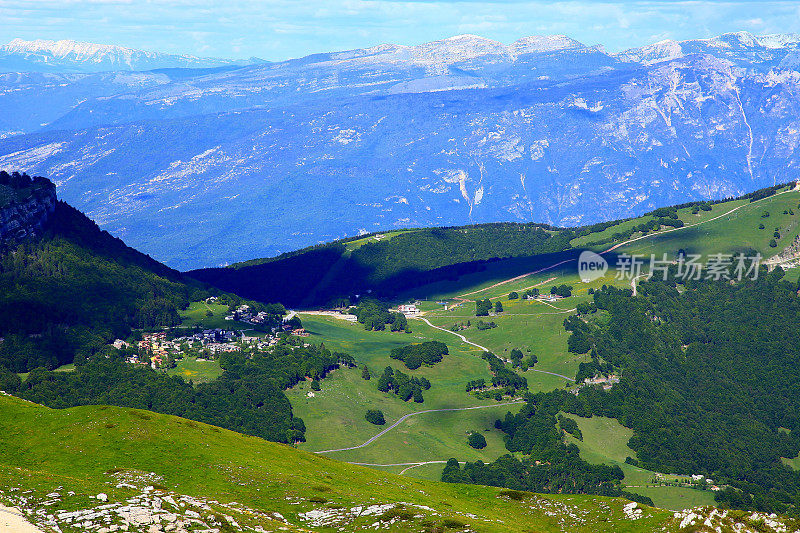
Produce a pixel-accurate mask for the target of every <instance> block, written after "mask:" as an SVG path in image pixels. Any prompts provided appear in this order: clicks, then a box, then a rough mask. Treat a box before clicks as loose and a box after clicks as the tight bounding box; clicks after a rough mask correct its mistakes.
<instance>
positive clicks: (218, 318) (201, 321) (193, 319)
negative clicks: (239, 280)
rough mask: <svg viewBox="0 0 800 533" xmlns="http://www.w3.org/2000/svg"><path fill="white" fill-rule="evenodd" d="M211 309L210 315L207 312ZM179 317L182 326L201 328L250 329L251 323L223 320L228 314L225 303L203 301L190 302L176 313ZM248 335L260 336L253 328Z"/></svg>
mask: <svg viewBox="0 0 800 533" xmlns="http://www.w3.org/2000/svg"><path fill="white" fill-rule="evenodd" d="M209 311H211V313H213V315H212V316H208V315H207V313H208V312H209ZM178 314H179V315H180V317H181V325H182V326H184V327H189V328H193V327H201V328H203V329H216V328H220V329H228V330H231V329H235V330H249V329H252V328H253V326H252V324H247V323H245V322H239V321H234V320H225V316H226V315H227V314H228V306H227V305H219V304H207V303H205V302H192V303H190V304H189V307H188V308H187V309H185V310H182V311H180V312H179V313H178ZM250 335H253V336H260V335H263V333H262V334H259V333H258V332H256V331H255V330H253V331H251V332H250Z"/></svg>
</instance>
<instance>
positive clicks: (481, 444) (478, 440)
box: [467, 431, 486, 450]
mask: <svg viewBox="0 0 800 533" xmlns="http://www.w3.org/2000/svg"><path fill="white" fill-rule="evenodd" d="M467 444H469V445H470V446H472V447H473V448H475V449H476V450H482V449H483V448H486V437H484V436H483V435H481V434H480V433H478V432H477V431H473V432H472V433H470V434H469V437H468V438H467Z"/></svg>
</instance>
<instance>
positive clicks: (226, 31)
mask: <svg viewBox="0 0 800 533" xmlns="http://www.w3.org/2000/svg"><path fill="white" fill-rule="evenodd" d="M0 21H2V26H3V29H4V31H3V34H4V36H5V39H6V40H10V39H13V38H15V37H20V38H23V39H35V38H43V39H75V40H81V41H90V42H98V43H109V44H119V45H123V46H129V47H132V48H141V49H146V50H158V51H165V52H173V53H190V54H195V55H202V56H218V57H237V58H240V57H251V56H257V57H261V58H263V59H268V60H280V59H286V58H290V57H300V56H304V55H307V54H310V53H314V52H324V51H331V50H346V49H351V48H360V47H366V46H371V45H375V44H379V43H385V42H391V43H398V44H418V43H422V42H426V41H431V40H435V39H441V38H445V37H450V36H452V35H458V34H462V33H473V34H477V35H482V36H484V37H489V38H491V39H496V40H498V41H501V42H504V43H510V42H512V41H514V40H516V39H518V38H520V37H523V36H527V35H541V34H553V33H563V34H566V35H569V36H570V37H573V38H575V39H577V40H579V41H581V42H584V43H586V44H602V45H604V46H605V47H606V48H607V49H609V50H610V51H618V50H622V49H625V48H629V47H633V46H640V45H643V44H648V43H652V42H656V41H659V40H662V39H668V38H669V39H690V38H703V37H711V36H714V35H719V34H721V33H725V32H730V31H740V30H745V31H750V32H753V33H756V34H762V33H792V32H797V33H800V2H797V1H791V2H790V1H775V2H771V1H761V2H758V1H755V2H754V1H744V0H741V1H728V2H710V1H672V0H651V1H618V2H613V1H599V0H598V1H594V0H582V1H566V2H538V1H534V2H528V1H520V0H504V1H501V0H497V1H485V0H467V1H447V0H438V1H425V0H414V1H386V0H323V1H316V0H306V1H303V0H300V1H290V0H261V1H258V0H224V1H212V0H163V1H159V0H57V1H56V0H0Z"/></svg>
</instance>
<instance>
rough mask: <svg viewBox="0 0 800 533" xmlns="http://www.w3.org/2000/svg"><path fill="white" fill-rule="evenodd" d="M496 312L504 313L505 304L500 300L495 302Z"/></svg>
mask: <svg viewBox="0 0 800 533" xmlns="http://www.w3.org/2000/svg"><path fill="white" fill-rule="evenodd" d="M494 312H495V313H502V312H503V304H501V303H500V300H498V301H496V302H495V303H494Z"/></svg>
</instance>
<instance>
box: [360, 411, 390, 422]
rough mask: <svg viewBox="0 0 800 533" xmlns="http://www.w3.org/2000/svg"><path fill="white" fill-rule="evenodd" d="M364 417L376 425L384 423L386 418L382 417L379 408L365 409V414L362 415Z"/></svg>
mask: <svg viewBox="0 0 800 533" xmlns="http://www.w3.org/2000/svg"><path fill="white" fill-rule="evenodd" d="M364 418H366V419H367V422H369V423H370V424H375V425H376V426H382V425H384V424H385V423H386V419H385V418H384V417H383V411H381V410H379V409H369V410H367V414H366V415H364Z"/></svg>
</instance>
